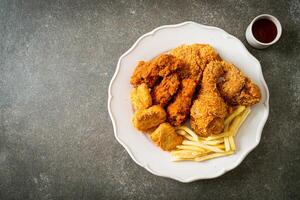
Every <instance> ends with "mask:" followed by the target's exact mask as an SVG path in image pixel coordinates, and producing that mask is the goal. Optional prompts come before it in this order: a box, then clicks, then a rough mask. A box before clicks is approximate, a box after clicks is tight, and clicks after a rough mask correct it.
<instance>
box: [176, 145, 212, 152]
mask: <svg viewBox="0 0 300 200" xmlns="http://www.w3.org/2000/svg"><path fill="white" fill-rule="evenodd" d="M176 147H177V149H182V150H194V151H200V152H207V150H205V149H203V148H201V147H196V146H189V145H177V146H176Z"/></svg>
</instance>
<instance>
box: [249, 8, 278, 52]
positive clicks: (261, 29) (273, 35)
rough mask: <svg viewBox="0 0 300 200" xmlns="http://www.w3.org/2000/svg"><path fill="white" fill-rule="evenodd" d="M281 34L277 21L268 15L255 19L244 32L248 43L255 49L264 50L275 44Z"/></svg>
mask: <svg viewBox="0 0 300 200" xmlns="http://www.w3.org/2000/svg"><path fill="white" fill-rule="evenodd" d="M281 33H282V27H281V24H280V22H279V20H278V19H277V18H276V17H274V16H272V15H268V14H262V15H259V16H257V17H255V18H254V19H253V20H252V22H251V23H250V24H249V26H248V27H247V30H246V39H247V41H248V43H249V44H250V45H251V46H252V47H254V48H257V49H265V48H267V47H269V46H271V45H273V44H275V43H276V42H277V41H278V40H279V38H280V36H281Z"/></svg>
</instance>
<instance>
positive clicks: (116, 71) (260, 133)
mask: <svg viewBox="0 0 300 200" xmlns="http://www.w3.org/2000/svg"><path fill="white" fill-rule="evenodd" d="M188 24H193V25H196V26H200V27H201V28H204V29H211V30H212V29H213V30H216V31H219V32H221V33H223V34H225V35H226V36H227V37H228V38H230V39H233V40H236V41H238V42H239V43H240V45H241V46H242V47H243V50H244V51H245V52H246V53H247V54H248V55H249V56H250V57H251V58H252V59H253V60H254V61H255V62H256V63H257V64H258V66H259V73H260V78H259V80H260V81H261V82H262V85H263V86H264V88H265V90H266V98H265V101H264V102H263V105H264V107H265V109H266V113H265V115H264V118H263V119H262V121H261V123H260V126H259V127H258V133H259V134H258V135H257V136H256V143H255V145H254V146H253V148H250V149H249V150H248V151H246V152H245V153H244V154H243V155H241V156H240V158H238V159H237V161H236V162H235V163H234V165H231V166H230V167H229V168H225V167H223V168H222V169H221V170H220V173H217V174H215V175H213V176H211V175H210V176H206V177H197V174H196V175H195V176H193V177H190V178H185V179H183V178H180V177H171V176H168V175H164V174H160V173H159V172H157V171H154V170H152V169H151V168H150V167H149V166H148V164H145V165H143V164H142V163H140V162H139V161H138V160H137V159H136V158H135V156H134V154H133V153H132V152H131V150H130V148H129V147H128V146H127V145H126V144H125V143H124V142H123V141H122V140H121V139H120V138H119V137H118V135H117V125H116V122H115V117H114V115H113V113H112V111H111V102H112V99H113V95H112V89H111V88H112V85H113V84H114V81H115V79H116V77H117V75H118V74H119V70H120V66H121V61H122V60H123V58H124V57H126V56H127V55H128V54H129V53H130V52H131V51H133V50H134V49H135V47H136V46H137V45H138V44H139V43H140V42H141V41H142V40H143V39H144V38H145V37H147V36H151V35H154V34H155V33H156V32H157V31H159V30H162V29H168V28H176V27H181V26H185V25H188ZM269 97H270V94H269V89H268V86H267V84H266V81H265V79H264V75H263V72H262V67H261V64H260V62H259V61H258V60H257V58H255V57H254V56H253V55H252V54H251V53H250V52H249V51H248V49H247V48H246V47H245V45H244V44H243V43H242V42H241V40H239V39H238V38H236V37H235V36H233V35H231V34H229V33H228V32H226V31H225V30H223V29H221V28H218V27H215V26H208V25H203V24H199V23H196V22H193V21H185V22H182V23H178V24H170V25H163V26H159V27H157V28H155V29H153V30H152V31H150V32H147V33H145V34H143V35H142V36H140V37H139V38H138V39H137V40H136V42H135V43H134V44H133V45H132V46H131V47H130V48H129V49H128V50H127V51H126V52H125V53H123V54H122V55H121V56H120V58H119V60H118V63H117V67H116V69H115V72H114V75H113V76H112V79H111V81H110V83H109V87H108V104H107V108H108V113H109V116H110V119H111V121H112V125H113V131H114V136H115V138H116V140H117V141H118V142H119V143H120V144H121V145H122V146H123V147H124V148H125V150H126V151H127V152H128V154H129V155H130V157H131V158H132V160H133V161H134V162H135V163H137V164H138V165H139V166H141V167H143V168H145V169H146V170H147V171H149V172H150V173H152V174H154V175H156V176H160V177H166V178H170V179H174V180H177V181H180V182H183V183H189V182H193V181H196V180H201V179H213V178H217V177H219V176H221V175H223V174H225V173H226V172H228V171H231V170H233V169H235V168H236V167H237V166H238V165H240V164H241V162H242V161H243V160H244V159H245V158H246V157H247V155H248V154H249V153H250V152H251V151H253V150H254V149H255V148H256V147H257V145H258V144H259V142H260V139H261V135H262V131H263V128H264V126H265V124H266V121H267V119H268V116H269Z"/></svg>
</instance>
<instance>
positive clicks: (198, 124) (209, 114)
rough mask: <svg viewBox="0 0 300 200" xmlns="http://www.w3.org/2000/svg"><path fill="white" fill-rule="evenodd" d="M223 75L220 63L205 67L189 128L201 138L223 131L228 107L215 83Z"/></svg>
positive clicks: (216, 62) (214, 62) (211, 63)
mask: <svg viewBox="0 0 300 200" xmlns="http://www.w3.org/2000/svg"><path fill="white" fill-rule="evenodd" d="M223 74H224V71H223V69H222V64H221V63H220V62H218V61H213V62H210V63H209V64H208V65H207V67H206V68H205V70H204V73H203V79H202V82H201V83H202V85H201V90H200V93H199V96H198V98H197V99H196V100H195V101H194V103H193V105H192V108H191V121H190V123H191V127H192V128H193V129H194V130H195V131H196V133H197V134H199V135H201V136H203V137H207V136H209V135H212V134H219V133H221V132H222V131H223V129H224V119H225V117H226V116H227V114H228V106H227V104H226V103H225V102H224V100H223V98H222V97H221V95H220V93H219V91H218V89H217V82H218V80H219V78H220V77H221V76H222V75H223Z"/></svg>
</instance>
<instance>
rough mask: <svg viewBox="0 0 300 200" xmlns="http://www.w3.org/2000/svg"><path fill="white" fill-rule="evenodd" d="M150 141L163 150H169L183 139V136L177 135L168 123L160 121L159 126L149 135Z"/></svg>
mask: <svg viewBox="0 0 300 200" xmlns="http://www.w3.org/2000/svg"><path fill="white" fill-rule="evenodd" d="M150 137H151V139H152V141H153V142H154V143H155V144H156V145H157V146H159V147H160V148H162V149H163V150H165V151H171V150H173V149H175V148H176V146H177V145H180V144H181V143H182V141H183V137H182V136H181V135H178V134H177V133H176V131H175V128H174V127H172V126H171V125H170V124H169V123H162V124H160V125H159V127H158V128H157V129H156V130H155V131H154V132H153V133H152V134H151V135H150Z"/></svg>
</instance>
